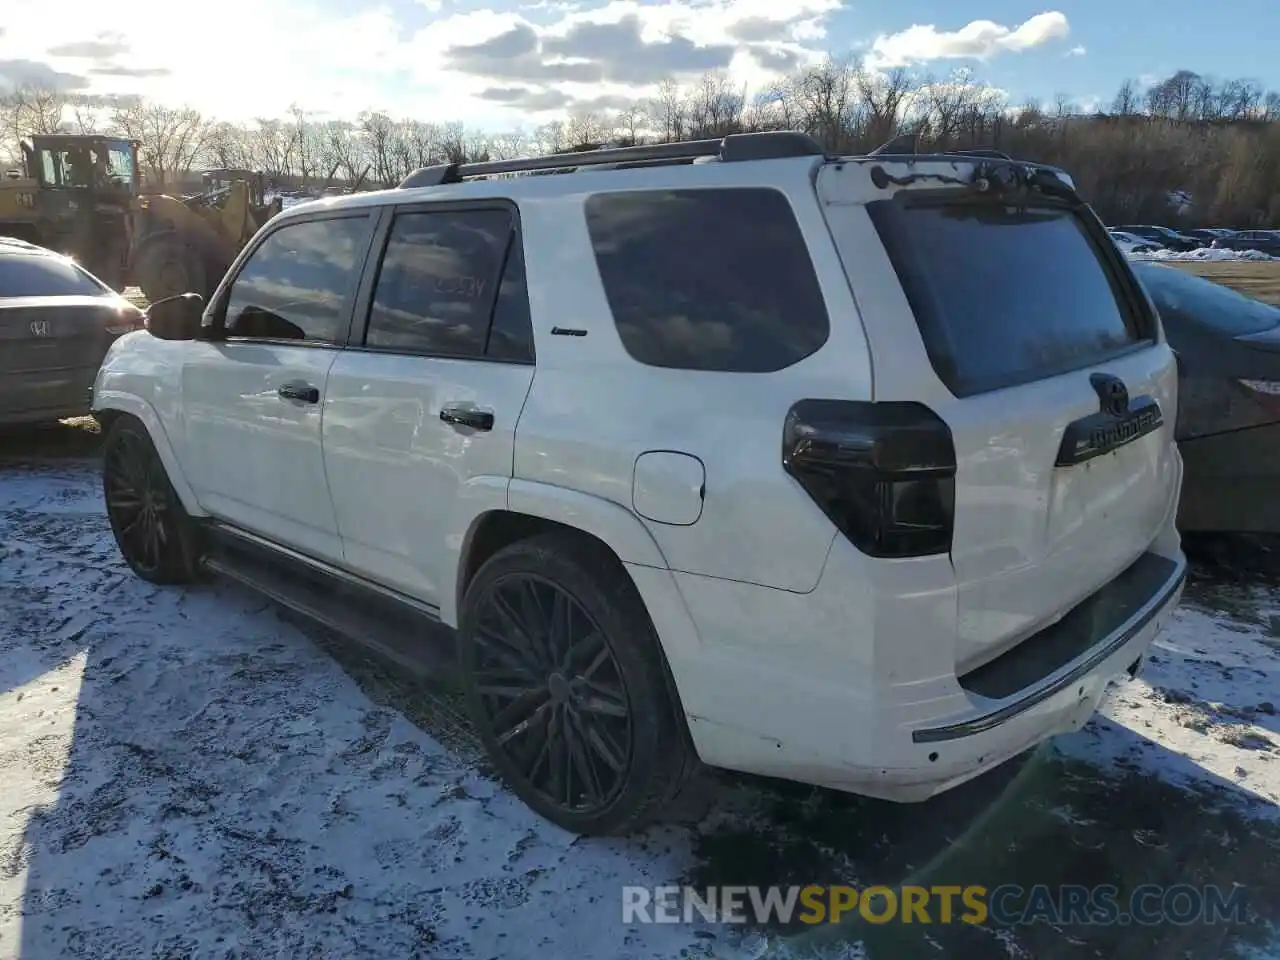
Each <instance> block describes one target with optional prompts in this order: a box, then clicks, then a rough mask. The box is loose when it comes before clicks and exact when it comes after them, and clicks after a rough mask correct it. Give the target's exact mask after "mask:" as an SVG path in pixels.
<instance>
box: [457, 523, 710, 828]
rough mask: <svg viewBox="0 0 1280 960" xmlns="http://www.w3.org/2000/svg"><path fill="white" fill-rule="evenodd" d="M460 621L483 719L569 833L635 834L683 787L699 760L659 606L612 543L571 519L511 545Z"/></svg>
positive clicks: (484, 572) (465, 673)
mask: <svg viewBox="0 0 1280 960" xmlns="http://www.w3.org/2000/svg"><path fill="white" fill-rule="evenodd" d="M553 618H558V619H556V623H557V624H558V625H559V626H560V627H562V628H567V629H557V630H552V629H551V623H552V620H553ZM516 623H522V624H523V634H522V633H521V631H520V630H518V629H516V626H515V625H516ZM458 626H459V655H460V661H461V662H460V674H461V677H462V684H463V690H464V693H465V696H466V701H467V708H468V710H469V712H470V714H471V719H472V722H473V723H474V724H475V726H476V730H477V732H478V734H479V736H480V739H481V742H482V743H483V744H484V747H485V750H486V751H487V752H488V755H489V759H490V761H491V762H492V763H493V765H494V767H495V768H496V769H497V771H498V773H499V774H500V775H501V776H502V778H503V780H505V781H506V783H507V784H508V785H509V786H510V787H511V789H512V790H513V791H514V792H515V793H516V795H517V796H519V797H520V799H521V800H523V801H524V802H525V803H526V804H527V805H528V806H529V807H531V808H532V809H533V810H534V811H536V812H537V813H538V814H540V815H541V816H543V817H545V818H546V819H547V820H550V821H551V822H552V823H555V824H556V825H557V826H560V827H563V828H564V829H566V830H569V831H570V832H572V833H577V834H584V835H616V834H627V833H632V832H634V831H636V830H637V829H639V828H640V827H642V826H644V825H645V824H646V823H647V822H649V821H650V820H652V819H654V818H655V817H656V816H658V815H659V814H660V813H661V812H662V810H663V808H664V807H666V806H667V805H668V804H669V803H670V802H671V801H672V800H673V799H674V798H675V796H676V794H677V793H678V792H679V789H680V787H681V786H683V785H684V783H685V781H686V780H687V779H688V777H689V774H690V772H691V770H692V768H693V765H694V763H695V759H694V754H693V749H692V745H691V743H690V740H689V736H688V730H687V727H686V726H685V721H684V717H683V714H682V713H681V712H680V709H679V706H678V703H677V701H676V698H675V696H674V695H673V693H672V688H671V685H670V682H669V680H668V674H667V670H666V664H665V661H664V659H663V656H662V651H661V647H660V645H659V642H658V638H657V635H656V633H655V631H654V629H653V625H652V623H651V622H650V619H649V615H648V612H647V611H646V610H645V608H644V604H643V602H642V601H641V599H640V596H639V594H638V593H637V592H636V589H635V586H634V584H632V582H631V580H630V578H629V577H628V576H627V574H626V571H625V570H624V569H623V568H622V566H621V564H620V563H618V561H617V559H616V558H615V557H614V556H613V555H612V554H610V553H608V551H607V550H605V549H604V548H603V547H601V546H600V545H599V544H597V543H595V542H594V541H591V540H588V539H586V538H584V537H581V536H577V535H574V534H572V533H568V532H566V533H550V534H542V535H539V536H536V537H532V538H530V539H528V540H522V541H519V542H517V543H514V544H512V545H511V546H509V547H506V548H505V549H503V550H500V551H499V552H498V553H496V554H495V555H494V556H493V557H491V558H490V559H489V560H488V561H487V562H486V563H485V564H484V565H483V566H482V567H481V568H480V570H479V571H478V572H477V573H476V576H475V578H474V579H473V580H472V581H471V583H470V585H469V586H468V588H467V592H466V596H465V597H464V599H463V602H462V609H461V613H460V617H459V624H458ZM553 633H558V634H560V637H554V636H553ZM569 663H572V666H571V667H570V668H568V669H566V664H569ZM502 664H505V666H503V665H502ZM517 694H518V695H517ZM620 711H621V712H623V713H624V714H625V716H619V712H620ZM565 731H568V732H569V733H570V734H571V736H570V737H568V738H566V737H564V736H563V733H564V732H565ZM571 741H572V742H571ZM575 745H576V746H575ZM566 771H569V772H566ZM593 794H594V795H593Z"/></svg>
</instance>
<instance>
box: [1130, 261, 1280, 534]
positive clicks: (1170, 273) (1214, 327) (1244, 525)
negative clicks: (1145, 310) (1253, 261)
mask: <svg viewBox="0 0 1280 960" xmlns="http://www.w3.org/2000/svg"><path fill="white" fill-rule="evenodd" d="M1133 269H1134V270H1135V271H1136V272H1137V274H1138V277H1139V279H1140V280H1141V281H1142V283H1143V286H1145V287H1146V289H1147V292H1148V293H1149V294H1150V295H1151V299H1152V300H1153V301H1154V302H1155V305H1156V309H1157V310H1158V311H1159V313H1160V319H1161V322H1162V323H1163V324H1164V330H1165V335H1166V337H1167V338H1168V340H1169V345H1170V346H1171V347H1172V348H1173V349H1174V351H1175V352H1176V353H1177V355H1178V369H1179V371H1180V374H1181V376H1180V379H1179V384H1178V426H1177V437H1178V446H1179V448H1180V450H1181V451H1182V460H1183V463H1184V465H1185V474H1184V478H1183V485H1182V503H1181V506H1180V508H1179V511H1178V526H1179V527H1180V528H1181V529H1182V530H1183V531H1186V532H1189V533H1190V532H1202V531H1203V532H1208V531H1215V532H1223V533H1280V496H1277V492H1280V307H1276V306H1272V305H1271V304H1269V303H1264V302H1262V301H1261V300H1255V299H1253V298H1252V297H1248V296H1245V295H1244V294H1241V293H1237V292H1236V291H1234V290H1232V289H1231V288H1230V287H1225V286H1223V285H1222V284H1219V283H1214V282H1213V281H1211V280H1205V279H1203V278H1202V277H1197V276H1195V275H1194V274H1190V273H1186V272H1184V271H1181V270H1179V269H1178V268H1176V267H1171V266H1165V265H1163V264H1158V263H1151V262H1134V264H1133Z"/></svg>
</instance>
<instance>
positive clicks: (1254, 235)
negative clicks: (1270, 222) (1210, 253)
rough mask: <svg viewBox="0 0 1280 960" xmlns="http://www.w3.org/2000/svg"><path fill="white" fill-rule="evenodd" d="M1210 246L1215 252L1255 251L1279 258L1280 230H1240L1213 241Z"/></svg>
mask: <svg viewBox="0 0 1280 960" xmlns="http://www.w3.org/2000/svg"><path fill="white" fill-rule="evenodd" d="M1212 246H1213V247H1214V249H1217V250H1257V251H1258V252H1259V253H1265V254H1267V255H1268V256H1271V257H1280V230H1241V231H1239V232H1237V233H1233V234H1232V235H1231V236H1229V237H1222V238H1220V239H1218V240H1215V241H1213V244H1212Z"/></svg>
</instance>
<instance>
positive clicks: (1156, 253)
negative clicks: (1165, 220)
mask: <svg viewBox="0 0 1280 960" xmlns="http://www.w3.org/2000/svg"><path fill="white" fill-rule="evenodd" d="M1129 257H1130V258H1131V259H1133V260H1201V261H1214V262H1217V261H1222V260H1275V259H1276V258H1275V257H1273V256H1270V255H1268V254H1265V253H1263V252H1262V251H1261V250H1220V249H1218V248H1216V247H1201V248H1200V249H1198V250H1185V251H1177V250H1163V249H1162V250H1151V251H1148V252H1146V253H1130V254H1129Z"/></svg>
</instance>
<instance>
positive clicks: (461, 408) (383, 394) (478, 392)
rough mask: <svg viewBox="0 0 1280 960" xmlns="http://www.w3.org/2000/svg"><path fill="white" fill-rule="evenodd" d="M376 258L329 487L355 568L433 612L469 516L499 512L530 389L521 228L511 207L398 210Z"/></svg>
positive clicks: (329, 418)
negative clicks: (520, 421) (432, 609)
mask: <svg viewBox="0 0 1280 960" xmlns="http://www.w3.org/2000/svg"><path fill="white" fill-rule="evenodd" d="M375 250H376V251H377V252H375V254H374V256H373V257H371V267H370V269H369V271H368V272H367V275H366V278H365V282H364V284H362V293H361V297H360V299H359V304H358V306H357V319H356V323H355V325H354V329H353V331H352V338H351V339H352V342H351V344H350V346H349V347H348V349H346V350H345V351H343V353H342V354H341V355H340V356H339V357H338V360H337V362H336V363H335V364H334V365H333V369H332V370H331V371H330V373H329V385H328V395H327V400H326V409H325V418H324V463H325V474H326V476H327V477H328V482H329V488H330V489H331V490H332V492H333V502H334V509H335V512H336V518H337V524H338V530H339V532H340V534H341V537H342V545H343V551H344V556H345V562H346V564H347V565H348V567H350V568H351V569H353V570H355V571H356V572H358V573H361V574H363V575H365V576H368V577H370V578H372V579H374V580H377V581H378V582H379V583H383V584H385V585H387V586H389V587H392V588H394V589H396V590H399V591H401V592H403V593H406V594H408V595H410V596H413V597H416V598H417V599H419V600H421V601H423V602H425V603H429V604H432V605H435V606H440V605H442V603H443V602H444V596H445V594H446V593H447V592H448V591H451V590H453V588H454V583H455V581H454V573H455V570H456V563H457V556H458V553H459V552H460V550H461V547H462V538H463V535H464V533H465V532H466V529H467V527H468V526H469V524H470V521H471V519H472V518H473V517H475V516H476V515H477V514H479V513H483V512H485V511H486V510H491V509H503V508H505V507H506V503H507V485H508V481H509V480H510V478H511V472H512V461H513V458H514V455H515V431H516V422H517V421H518V420H519V418H520V412H521V410H522V409H523V407H524V402H525V398H526V396H527V395H528V393H529V387H530V385H531V384H532V382H533V372H534V366H533V363H534V355H533V331H532V326H531V323H530V317H529V300H528V293H527V290H526V285H525V275H524V255H523V249H522V246H521V235H520V230H519V221H518V217H517V214H516V209H515V206H514V205H513V204H511V203H508V202H505V201H482V202H475V203H468V204H447V205H446V204H428V205H413V206H404V207H400V208H398V209H396V210H395V211H394V212H393V213H392V212H391V211H388V215H387V216H386V218H385V220H384V225H383V228H382V229H381V230H380V231H379V239H378V240H377V241H375ZM379 255H380V259H379Z"/></svg>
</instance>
